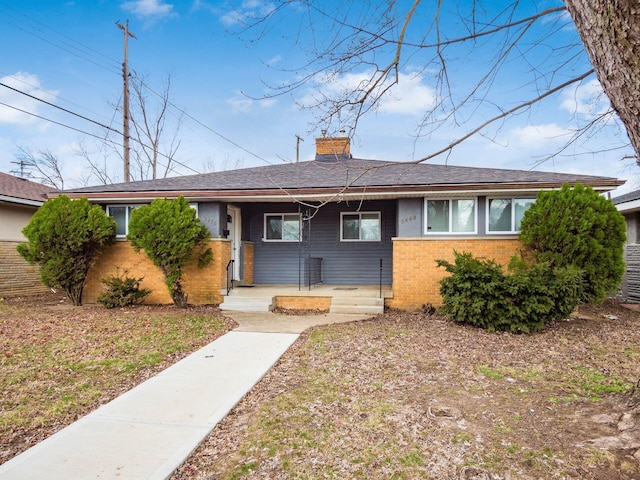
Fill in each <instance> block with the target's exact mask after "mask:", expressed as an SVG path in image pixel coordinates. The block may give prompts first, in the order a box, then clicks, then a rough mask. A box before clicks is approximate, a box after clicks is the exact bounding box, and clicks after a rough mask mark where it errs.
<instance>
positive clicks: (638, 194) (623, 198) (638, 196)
mask: <svg viewBox="0 0 640 480" xmlns="http://www.w3.org/2000/svg"><path fill="white" fill-rule="evenodd" d="M634 200H640V190H635V191H633V192H629V193H625V194H624V195H620V196H618V197H614V198H612V199H611V201H612V202H613V203H614V205H619V204H621V203H627V202H633V201H634Z"/></svg>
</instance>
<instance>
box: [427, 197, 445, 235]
mask: <svg viewBox="0 0 640 480" xmlns="http://www.w3.org/2000/svg"><path fill="white" fill-rule="evenodd" d="M427 231H428V232H429V233H432V232H448V231H449V200H428V201H427Z"/></svg>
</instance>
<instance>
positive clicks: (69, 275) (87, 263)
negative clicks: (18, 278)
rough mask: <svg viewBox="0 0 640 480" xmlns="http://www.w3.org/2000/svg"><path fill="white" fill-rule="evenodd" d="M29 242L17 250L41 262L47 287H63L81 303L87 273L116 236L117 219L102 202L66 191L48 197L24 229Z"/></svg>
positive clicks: (74, 302)
mask: <svg viewBox="0 0 640 480" xmlns="http://www.w3.org/2000/svg"><path fill="white" fill-rule="evenodd" d="M22 233H23V235H24V236H25V237H26V238H27V240H28V242H27V243H21V244H20V245H18V247H17V249H18V253H19V254H20V255H22V257H24V258H25V260H27V261H28V262H29V263H31V264H34V263H35V264H38V265H40V278H41V279H42V283H43V284H44V285H46V286H47V287H51V288H61V289H62V291H63V292H64V293H65V295H66V296H67V298H68V299H69V300H71V302H72V303H73V304H74V305H81V304H82V291H83V289H84V284H85V281H86V278H87V273H88V272H89V269H90V268H91V266H92V265H93V263H94V261H95V259H96V258H97V257H98V256H99V255H100V254H101V253H102V252H103V251H104V250H105V248H106V247H107V246H108V245H110V244H112V243H113V242H114V241H115V239H116V222H115V220H114V219H113V218H111V217H109V216H107V214H106V213H105V212H104V210H102V208H101V207H100V206H99V205H92V204H91V203H89V201H88V200H87V199H86V198H80V199H77V200H72V199H70V198H69V197H67V196H66V195H60V196H59V197H57V198H54V199H49V200H47V201H46V202H45V203H44V204H43V205H42V206H41V207H40V208H39V209H38V210H37V211H36V213H35V214H34V215H33V217H31V221H30V222H29V223H28V225H27V226H26V227H24V229H23V230H22Z"/></svg>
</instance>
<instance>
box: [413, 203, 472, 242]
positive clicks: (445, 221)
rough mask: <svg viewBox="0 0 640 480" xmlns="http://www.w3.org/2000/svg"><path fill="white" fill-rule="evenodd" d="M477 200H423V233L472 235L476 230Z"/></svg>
mask: <svg viewBox="0 0 640 480" xmlns="http://www.w3.org/2000/svg"><path fill="white" fill-rule="evenodd" d="M476 204H477V199H475V198H447V199H428V198H426V199H425V209H424V211H425V212H426V217H427V218H426V221H425V222H424V224H425V233H426V234H428V235H436V234H451V233H456V234H458V233H462V234H473V233H476V232H477V230H478V219H477V208H476Z"/></svg>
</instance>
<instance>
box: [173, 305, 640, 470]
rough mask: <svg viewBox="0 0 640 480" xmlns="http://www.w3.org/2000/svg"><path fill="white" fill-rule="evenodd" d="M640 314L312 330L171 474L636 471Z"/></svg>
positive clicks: (639, 457) (417, 321) (373, 323)
mask: <svg viewBox="0 0 640 480" xmlns="http://www.w3.org/2000/svg"><path fill="white" fill-rule="evenodd" d="M639 377H640V316H639V315H638V313H635V312H632V311H629V310H628V309H625V308H621V307H620V306H619V305H617V304H616V303H615V302H607V303H606V304H605V305H603V306H601V307H598V308H595V307H582V308H581V310H580V315H579V316H578V318H573V319H571V320H567V321H561V322H557V323H555V324H554V325H552V326H551V327H550V328H549V329H548V330H546V331H544V332H541V333H536V334H532V335H513V334H506V333H493V334H490V333H486V332H484V331H480V330H477V329H475V328H471V327H467V326H462V325H458V324H454V323H452V322H450V321H448V320H447V319H445V318H442V317H439V316H435V315H433V316H428V315H424V314H422V313H401V312H388V313H386V314H385V315H381V316H379V317H376V318H374V319H372V320H369V321H364V322H358V323H353V324H341V325H331V326H324V327H318V328H315V329H312V330H310V331H307V332H306V333H305V334H303V335H302V336H301V338H300V339H299V341H298V342H297V343H296V344H294V346H293V347H292V348H291V349H290V350H289V351H288V352H287V353H286V354H285V355H284V356H283V357H282V359H281V360H280V362H279V363H278V364H277V365H276V366H275V367H274V368H273V369H272V370H271V371H270V372H269V373H268V374H267V376H266V377H265V378H264V379H263V380H262V381H261V382H260V383H259V384H258V385H257V386H256V387H255V388H254V389H253V390H252V391H251V392H250V393H249V394H248V395H247V396H246V397H245V398H244V399H243V401H241V402H240V403H239V404H238V405H237V407H236V408H235V409H234V410H233V411H232V412H231V413H230V415H229V416H228V417H227V418H226V419H224V420H223V421H222V422H221V423H220V424H219V425H218V426H217V427H216V428H215V429H214V431H213V432H212V433H211V435H210V436H209V437H208V438H207V439H206V440H205V441H204V442H203V444H202V445H201V446H200V447H199V448H198V449H197V450H196V451H195V452H194V453H193V454H192V456H191V458H190V459H189V460H188V461H187V462H186V463H185V464H184V465H183V466H182V467H181V468H180V469H179V470H178V472H176V473H175V474H174V476H173V480H186V479H210V478H215V479H239V478H260V479H264V478H269V479H316V478H332V479H347V478H348V479H352V478H353V479H393V478H396V479H417V478H427V479H438V480H439V479H477V480H489V479H493V480H497V479H504V480H510V479H535V480H537V479H581V480H585V479H602V480H604V479H628V480H630V479H636V480H637V479H640V450H639V449H640V421H639V416H640V408H638V406H637V405H636V406H635V407H634V406H633V405H632V404H630V403H629V402H630V395H629V394H630V391H631V389H632V387H633V384H634V383H635V382H636V381H637V380H638V378H639Z"/></svg>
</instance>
